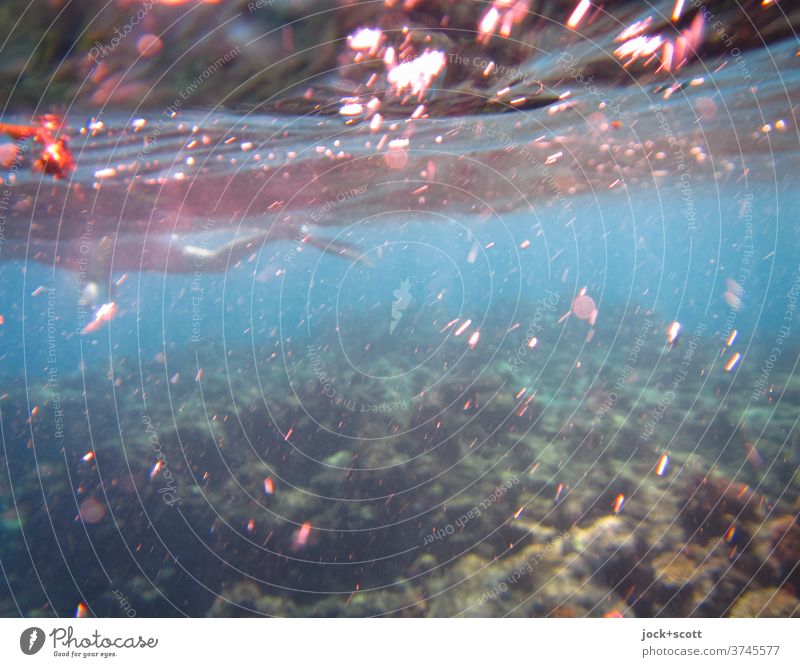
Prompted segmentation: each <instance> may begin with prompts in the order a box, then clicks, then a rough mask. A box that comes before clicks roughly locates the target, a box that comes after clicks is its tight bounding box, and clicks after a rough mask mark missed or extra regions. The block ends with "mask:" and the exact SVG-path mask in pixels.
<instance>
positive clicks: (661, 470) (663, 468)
mask: <svg viewBox="0 0 800 667" xmlns="http://www.w3.org/2000/svg"><path fill="white" fill-rule="evenodd" d="M667 470H669V456H667V455H666V454H662V455H661V458H660V459H658V463H657V464H656V475H658V476H659V477H663V476H664V475H666V474H667Z"/></svg>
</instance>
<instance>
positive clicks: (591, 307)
mask: <svg viewBox="0 0 800 667" xmlns="http://www.w3.org/2000/svg"><path fill="white" fill-rule="evenodd" d="M572 312H573V313H574V314H575V317H577V318H579V319H581V320H593V319H594V317H595V316H596V313H597V305H596V304H595V302H594V299H592V297H590V296H586V295H585V294H579V295H578V296H576V297H575V301H573V302H572Z"/></svg>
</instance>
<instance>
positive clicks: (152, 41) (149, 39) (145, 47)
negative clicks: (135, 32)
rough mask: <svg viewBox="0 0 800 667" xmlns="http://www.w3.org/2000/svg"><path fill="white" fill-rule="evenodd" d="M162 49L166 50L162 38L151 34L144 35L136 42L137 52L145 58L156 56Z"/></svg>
mask: <svg viewBox="0 0 800 667" xmlns="http://www.w3.org/2000/svg"><path fill="white" fill-rule="evenodd" d="M162 48H164V43H163V42H162V41H161V38H159V37H158V35H153V34H150V33H148V34H146V35H142V36H141V37H140V38H139V39H138V41H137V42H136V50H137V51H139V55H141V56H142V57H143V58H149V57H150V56H154V55H156V54H157V53H158V52H159V51H161V49H162Z"/></svg>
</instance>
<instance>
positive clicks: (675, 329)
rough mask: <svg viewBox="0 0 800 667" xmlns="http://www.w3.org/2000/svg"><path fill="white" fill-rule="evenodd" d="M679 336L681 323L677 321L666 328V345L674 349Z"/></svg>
mask: <svg viewBox="0 0 800 667" xmlns="http://www.w3.org/2000/svg"><path fill="white" fill-rule="evenodd" d="M680 336H681V323H680V322H678V321H677V320H676V321H675V322H673V323H672V324H670V325H669V327H667V345H669V346H670V347H674V346H675V344H676V343H677V342H678V339H679V338H680Z"/></svg>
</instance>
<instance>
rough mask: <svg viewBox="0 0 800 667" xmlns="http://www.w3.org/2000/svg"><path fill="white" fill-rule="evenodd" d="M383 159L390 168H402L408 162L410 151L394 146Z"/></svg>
mask: <svg viewBox="0 0 800 667" xmlns="http://www.w3.org/2000/svg"><path fill="white" fill-rule="evenodd" d="M383 160H384V162H385V163H386V166H387V167H389V169H402V168H403V167H405V166H406V164H408V153H407V152H406V151H405V150H403V149H402V148H392V149H391V150H390V151H388V152H387V153H386V154H385V155H384V156H383Z"/></svg>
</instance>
